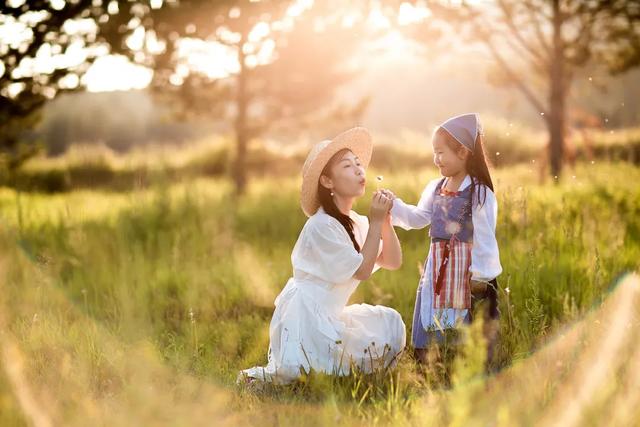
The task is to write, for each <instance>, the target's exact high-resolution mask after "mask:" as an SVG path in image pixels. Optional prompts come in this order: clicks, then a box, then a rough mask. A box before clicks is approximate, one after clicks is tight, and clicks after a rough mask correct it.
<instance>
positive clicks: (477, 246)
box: [391, 175, 502, 281]
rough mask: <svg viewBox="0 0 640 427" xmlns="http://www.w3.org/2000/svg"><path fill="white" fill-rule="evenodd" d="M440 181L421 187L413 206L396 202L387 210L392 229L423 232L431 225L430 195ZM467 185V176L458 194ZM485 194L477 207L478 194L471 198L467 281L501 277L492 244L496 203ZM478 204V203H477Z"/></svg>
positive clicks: (496, 249)
mask: <svg viewBox="0 0 640 427" xmlns="http://www.w3.org/2000/svg"><path fill="white" fill-rule="evenodd" d="M441 179H442V178H438V179H434V180H433V181H431V182H429V183H428V184H427V186H426V187H425V189H424V191H423V192H422V195H421V196H420V200H419V201H418V204H417V205H416V206H413V205H409V204H407V203H405V202H404V201H402V199H400V198H397V199H395V200H394V202H393V208H392V209H391V215H392V221H393V225H394V226H398V227H402V228H404V229H405V230H412V229H419V228H424V227H426V226H427V225H429V224H431V216H432V215H433V196H434V191H435V189H436V187H437V185H438V183H439V182H440V180H441ZM469 185H471V178H470V177H469V175H467V176H466V177H465V178H464V180H463V181H462V184H460V188H458V191H462V190H464V189H465V188H467V187H468V186H469ZM484 189H485V190H486V200H485V201H484V204H480V203H479V200H478V196H479V195H478V193H481V194H483V193H484V192H476V196H475V197H474V198H475V200H474V203H473V209H472V211H471V220H472V222H473V247H472V249H471V267H470V270H471V278H472V279H473V280H487V281H488V280H492V279H495V278H496V277H498V276H499V275H500V273H502V266H501V265H500V252H499V250H498V242H497V241H496V219H497V217H498V202H497V201H496V196H495V194H494V193H493V191H491V190H490V189H489V188H487V187H484ZM480 201H481V200H480Z"/></svg>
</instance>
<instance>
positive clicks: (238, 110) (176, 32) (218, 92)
mask: <svg viewBox="0 0 640 427" xmlns="http://www.w3.org/2000/svg"><path fill="white" fill-rule="evenodd" d="M170 6H172V7H168V8H166V9H160V10H156V11H152V13H151V14H150V15H149V20H148V21H147V24H148V25H146V29H147V34H146V36H145V38H146V40H147V42H148V44H147V46H148V47H149V49H148V50H149V51H151V50H153V46H154V45H155V46H158V45H161V46H163V48H162V50H161V52H160V53H150V54H149V55H148V56H147V61H148V62H147V64H146V65H148V66H150V67H152V68H153V69H154V79H153V83H152V86H153V87H154V88H155V89H156V92H157V93H158V94H159V95H160V96H162V97H169V98H170V99H171V100H172V105H174V106H175V107H176V108H177V110H178V111H179V112H181V113H182V114H185V115H199V116H202V115H205V116H206V117H210V118H211V119H216V118H220V117H223V118H229V119H230V120H231V121H232V123H233V133H234V138H235V147H236V152H235V156H234V157H235V159H234V164H233V178H234V182H235V186H236V192H237V194H242V193H243V192H244V191H245V188H246V185H247V168H246V157H247V148H248V144H249V143H250V141H251V140H252V139H254V138H256V137H258V136H260V135H263V134H264V133H265V132H266V131H267V130H272V131H273V130H275V129H276V128H277V129H280V130H282V129H284V128H286V127H287V126H288V125H291V124H292V123H293V122H295V123H296V126H299V125H300V124H301V123H305V122H306V123H308V122H309V120H310V118H311V117H313V116H314V115H319V114H325V115H329V114H331V111H330V110H329V106H330V105H332V104H333V103H334V94H335V91H336V89H337V88H338V87H339V86H340V85H342V84H344V83H345V82H347V81H348V80H349V79H350V78H351V77H352V72H351V71H350V70H349V69H348V67H347V65H348V59H349V58H350V56H349V55H351V54H352V53H353V52H354V50H355V47H356V46H357V45H358V43H359V42H360V41H361V40H362V37H361V35H360V33H359V29H358V28H356V27H351V28H345V27H344V26H342V25H340V22H341V21H340V16H339V15H338V14H336V13H334V12H330V7H329V5H327V4H322V2H316V4H315V5H314V8H313V10H306V11H304V10H298V11H297V12H296V13H293V14H292V13H290V12H288V11H290V10H291V9H290V8H291V7H299V5H298V6H296V2H293V1H283V0H270V1H269V0H267V1H260V2H255V1H249V0H240V1H211V0H209V1H207V0H180V1H179V2H176V3H173V4H171V5H170ZM355 25H357V24H355ZM188 46H191V51H190V52H187V53H185V51H188V50H189V49H187V48H185V47H188ZM214 47H215V48H216V49H218V51H219V52H220V53H218V56H217V58H216V59H215V60H214V61H213V62H211V63H210V65H211V67H208V68H206V67H205V68H198V65H197V64H194V63H190V58H191V59H192V58H193V55H194V53H193V52H194V50H197V49H200V50H205V51H206V50H210V49H213V48H214ZM222 47H224V49H226V53H224V51H223V49H222ZM229 58H232V59H233V60H234V61H233V63H231V64H229V69H227V70H226V72H224V73H221V74H218V75H215V74H212V72H211V71H212V70H211V68H213V67H220V65H221V64H224V63H225V62H228V61H229ZM364 105H365V104H364V103H363V102H355V103H354V104H353V108H346V109H345V108H342V111H343V112H344V111H348V113H347V115H350V117H353V116H354V115H357V113H359V112H362V109H363V106H364Z"/></svg>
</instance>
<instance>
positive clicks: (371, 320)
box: [241, 208, 406, 383]
mask: <svg viewBox="0 0 640 427" xmlns="http://www.w3.org/2000/svg"><path fill="white" fill-rule="evenodd" d="M350 217H351V218H352V219H353V220H354V234H355V238H356V241H357V242H358V243H359V245H360V247H362V245H363V244H364V240H365V239H366V236H367V232H368V230H369V221H368V218H367V217H365V216H362V215H358V214H357V213H355V212H353V211H351V214H350ZM380 249H382V245H381V246H380ZM362 261H363V256H362V254H360V253H358V252H357V251H356V250H355V248H354V247H353V243H352V242H351V239H350V238H349V235H348V234H347V231H346V230H345V229H344V227H343V226H342V224H340V222H338V220H336V219H335V218H333V217H331V216H330V215H328V214H326V213H325V212H324V211H323V210H322V208H320V209H319V210H318V212H317V213H316V214H315V215H313V216H311V217H310V218H309V219H308V220H307V222H306V224H305V225H304V227H303V229H302V231H301V233H300V236H299V237H298V241H297V242H296V244H295V247H294V248H293V253H292V254H291V262H292V264H293V277H292V278H290V279H289V281H288V282H287V284H286V286H285V287H284V289H283V290H282V292H280V295H278V297H277V298H276V300H275V307H276V308H275V311H274V313H273V318H272V319H271V325H270V327H269V338H270V344H269V361H268V364H267V366H264V367H253V368H250V369H245V370H243V371H241V374H242V375H244V376H247V377H252V378H257V379H260V380H264V381H272V382H277V383H287V382H290V381H292V380H294V379H296V378H298V377H299V376H300V374H301V369H304V371H305V372H307V373H308V372H309V371H310V369H314V370H315V371H320V372H324V373H328V374H334V375H347V374H349V372H350V369H351V366H357V367H359V368H360V369H362V370H363V371H365V372H370V371H371V370H372V369H375V368H377V367H382V366H389V365H390V364H392V363H394V362H395V360H396V359H397V355H398V354H399V353H400V352H401V351H402V349H403V348H404V346H405V340H406V338H405V325H404V322H403V321H402V318H401V316H400V314H399V313H398V312H397V311H396V310H394V309H392V308H389V307H384V306H379V305H376V306H372V305H369V304H353V305H349V306H347V301H348V300H349V297H350V296H351V294H352V293H353V292H354V291H355V289H356V287H357V286H358V284H359V283H360V282H359V280H357V279H355V278H354V277H353V275H354V273H355V272H356V271H357V270H358V268H359V267H360V265H361V264H362Z"/></svg>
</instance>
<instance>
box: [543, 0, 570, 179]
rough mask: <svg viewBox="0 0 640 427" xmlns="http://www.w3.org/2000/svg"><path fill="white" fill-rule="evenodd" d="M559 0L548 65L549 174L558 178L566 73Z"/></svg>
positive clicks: (561, 152)
mask: <svg viewBox="0 0 640 427" xmlns="http://www.w3.org/2000/svg"><path fill="white" fill-rule="evenodd" d="M562 20H563V18H562V16H561V11H560V4H559V0H554V1H553V58H552V60H551V64H550V67H549V74H550V75H549V77H550V82H549V83H550V84H549V89H550V90H549V117H548V118H547V128H548V130H549V164H550V165H551V176H552V177H554V178H556V177H557V178H558V179H559V178H560V174H561V173H562V162H563V158H564V136H565V113H566V109H565V103H566V93H567V91H566V87H565V86H566V81H565V79H566V75H565V72H566V71H565V61H564V59H565V58H564V46H563V40H562V34H561V28H562Z"/></svg>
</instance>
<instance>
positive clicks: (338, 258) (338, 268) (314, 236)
mask: <svg viewBox="0 0 640 427" xmlns="http://www.w3.org/2000/svg"><path fill="white" fill-rule="evenodd" d="M303 233H304V235H303V236H302V238H301V239H300V242H299V245H300V247H299V248H296V251H295V255H294V257H293V264H294V265H293V267H294V269H296V270H300V271H302V272H305V273H307V274H310V275H312V276H315V277H318V278H320V279H321V280H324V281H326V282H330V283H343V282H346V281H347V280H349V279H350V278H352V277H353V275H354V274H355V272H356V271H357V270H358V268H360V265H361V264H362V261H363V256H362V254H360V253H359V252H358V251H356V249H355V248H354V247H353V243H352V242H351V239H350V238H349V235H348V234H347V231H346V230H345V229H344V227H343V226H342V224H340V223H339V222H338V221H337V220H334V219H332V218H320V219H317V220H314V221H309V222H308V223H307V224H306V225H305V228H304V230H303Z"/></svg>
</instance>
